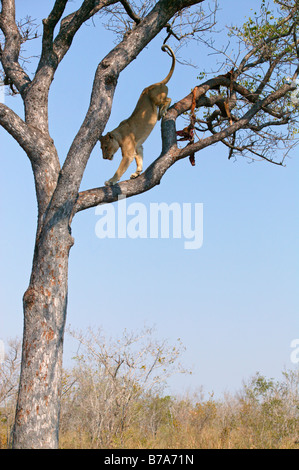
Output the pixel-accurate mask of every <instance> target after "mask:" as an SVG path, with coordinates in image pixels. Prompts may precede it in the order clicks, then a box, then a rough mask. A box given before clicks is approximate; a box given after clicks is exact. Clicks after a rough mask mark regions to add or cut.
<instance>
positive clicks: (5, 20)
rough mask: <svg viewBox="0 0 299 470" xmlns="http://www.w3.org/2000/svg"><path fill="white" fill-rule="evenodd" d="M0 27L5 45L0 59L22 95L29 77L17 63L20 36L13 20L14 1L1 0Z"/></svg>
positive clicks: (6, 72)
mask: <svg viewBox="0 0 299 470" xmlns="http://www.w3.org/2000/svg"><path fill="white" fill-rule="evenodd" d="M0 29H1V30H2V31H3V34H4V37H5V46H4V49H3V50H0V59H1V62H2V65H3V68H4V71H5V74H6V76H7V77H8V78H9V79H10V80H11V82H12V83H13V84H14V85H15V86H16V88H17V89H18V91H19V92H20V93H21V94H22V95H23V93H24V91H25V89H26V87H27V86H28V85H29V83H30V78H29V77H28V75H27V74H26V73H25V71H24V70H23V68H22V67H21V66H20V64H19V54H20V48H21V43H22V38H21V35H20V32H19V30H18V27H17V24H16V21H15V1H14V0H2V11H1V13H0Z"/></svg>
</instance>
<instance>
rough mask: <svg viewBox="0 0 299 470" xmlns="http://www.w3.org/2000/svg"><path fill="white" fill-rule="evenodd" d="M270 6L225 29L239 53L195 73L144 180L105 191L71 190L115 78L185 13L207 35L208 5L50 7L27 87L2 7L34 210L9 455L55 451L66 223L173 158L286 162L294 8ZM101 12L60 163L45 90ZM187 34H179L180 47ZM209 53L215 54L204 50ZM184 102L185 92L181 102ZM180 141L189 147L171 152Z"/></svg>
mask: <svg viewBox="0 0 299 470" xmlns="http://www.w3.org/2000/svg"><path fill="white" fill-rule="evenodd" d="M274 2H275V3H276V6H277V12H276V15H277V17H275V15H274V16H273V15H272V14H271V13H270V11H268V7H267V5H266V4H265V2H264V1H261V10H260V12H259V13H258V14H257V15H256V16H255V17H254V18H253V19H249V21H248V22H247V23H246V24H245V25H244V26H243V28H242V29H237V28H232V29H231V31H230V34H231V35H232V36H234V37H235V39H236V40H238V41H241V42H242V44H243V46H244V47H243V50H244V49H245V52H244V54H243V56H242V57H241V55H240V54H237V55H236V57H235V58H232V57H229V56H225V50H223V51H218V52H222V54H223V57H224V60H223V69H222V71H221V74H219V73H218V74H214V76H211V77H210V78H209V79H207V78H206V77H204V76H202V81H201V82H200V83H198V84H196V83H195V84H194V89H193V90H192V92H191V93H188V94H187V96H185V97H184V98H182V99H181V100H180V101H178V102H177V103H175V104H174V105H173V106H172V107H171V108H170V109H169V111H168V112H167V114H166V115H165V116H164V118H163V120H162V125H161V129H162V150H161V153H160V155H159V156H158V158H157V157H156V158H155V157H154V156H153V158H152V160H153V163H152V164H151V165H150V166H149V167H148V168H147V169H146V170H145V171H144V173H142V174H141V175H140V176H139V177H138V178H136V179H134V180H129V181H123V182H120V183H119V184H116V185H114V186H111V187H99V188H93V189H89V190H87V191H83V192H80V190H79V188H80V183H81V180H82V177H83V174H84V170H85V167H86V165H87V162H88V159H89V157H90V154H91V152H92V150H93V148H94V147H95V145H96V144H97V142H98V139H99V137H100V136H101V135H102V133H103V131H104V129H105V126H106V123H107V121H108V118H109V116H110V112H111V106H112V101H113V96H114V92H115V88H116V86H117V81H118V77H119V75H120V73H121V72H122V71H123V70H124V69H125V67H126V66H127V65H128V64H130V63H131V62H132V60H134V59H135V58H136V57H137V55H138V54H139V53H140V52H141V51H142V50H143V49H144V48H145V47H146V46H147V45H148V44H149V43H150V42H151V41H152V40H153V39H154V38H155V37H156V36H157V35H158V34H159V33H160V32H161V31H162V30H163V28H166V31H165V34H164V37H163V38H165V37H166V40H168V39H173V41H179V40H180V39H182V37H181V36H180V31H181V28H180V23H181V21H182V18H184V17H185V18H187V15H188V21H187V23H188V24H189V25H190V28H191V30H190V31H189V33H190V37H193V36H194V34H195V32H196V31H197V32H198V31H201V28H202V30H203V29H206V28H207V24H206V22H205V21H206V20H204V19H203V20H202V21H203V23H202V26H201V23H200V18H201V17H202V18H204V15H203V16H202V15H201V14H199V9H201V8H202V9H203V11H205V8H206V9H207V12H206V13H207V15H208V8H207V5H206V3H207V2H206V0H146V1H141V0H140V1H138V0H135V1H128V0H84V1H83V0H81V2H80V3H81V5H80V6H79V8H78V9H77V10H75V11H73V12H72V13H71V14H68V15H66V14H65V9H66V6H67V4H68V0H56V1H55V2H54V1H53V8H52V10H51V12H50V13H49V15H48V17H47V18H45V19H44V20H43V26H42V28H43V30H42V41H41V52H40V59H39V63H38V66H37V69H36V71H35V72H34V75H33V78H30V76H29V74H28V73H27V72H26V70H25V69H24V67H23V66H22V65H21V60H20V52H21V48H22V44H23V43H24V42H26V41H27V40H29V39H32V34H33V36H34V35H35V33H34V32H33V31H32V29H31V27H30V26H31V25H30V20H28V23H27V24H25V26H24V22H19V21H18V20H17V19H16V14H15V1H14V0H1V5H2V8H1V13H0V29H1V31H2V36H1V49H0V58H1V65H2V73H3V81H4V84H5V85H7V86H8V87H9V89H10V90H11V93H13V94H17V95H19V96H20V97H21V99H22V100H23V104H24V116H25V117H24V119H22V118H21V117H20V116H18V115H17V114H16V113H15V112H14V111H13V110H12V109H10V108H9V107H8V106H6V105H5V104H3V103H0V124H1V126H3V128H4V129H6V131H7V132H9V133H10V134H11V136H12V137H13V138H14V139H15V140H16V141H17V142H18V143H19V145H20V146H21V147H22V148H23V150H24V151H25V153H26V154H27V156H28V158H29V160H30V162H31V165H32V171H33V174H34V181H35V188H36V198H37V204H38V221H37V231H36V240H35V250H34V257H33V265H32V273H31V278H30V283H29V287H28V289H27V290H26V292H25V294H24V297H23V306H24V336H23V349H22V367H21V377H20V386H19V394H18V403H17V409H16V418H15V425H14V432H13V447H14V448H30V447H33V448H55V447H57V446H58V426H59V411H60V394H61V373H62V352H63V336H64V326H65V321H66V310H67V292H68V287H67V279H68V258H69V252H70V248H71V247H72V245H73V243H74V241H73V238H72V236H71V223H72V219H73V217H74V216H75V215H76V214H77V213H78V212H80V211H82V210H85V209H88V208H90V207H94V206H96V205H98V204H100V203H103V202H105V203H110V202H114V201H116V200H117V199H118V197H119V196H120V195H122V196H125V197H130V196H134V195H137V194H140V193H142V192H144V191H148V190H150V189H151V188H153V187H154V186H155V185H157V184H159V183H160V181H161V178H162V177H163V175H164V174H165V172H166V171H167V170H168V169H169V168H170V167H171V166H172V165H173V164H175V163H176V162H177V161H178V160H180V159H182V158H186V157H190V160H191V163H193V162H194V155H195V153H196V152H199V151H200V150H201V149H203V148H205V147H207V146H210V145H212V144H215V143H217V142H221V143H222V144H224V145H225V146H226V147H227V148H228V155H229V158H230V157H232V155H233V154H235V153H239V154H242V155H244V156H249V157H250V158H254V159H266V160H268V161H270V162H272V163H275V164H279V165H281V164H283V159H282V160H281V159H280V160H275V153H273V151H274V150H275V149H279V148H281V146H284V147H285V150H286V152H287V150H288V148H290V146H292V145H293V141H292V137H293V135H294V133H295V132H296V128H295V120H296V117H297V110H296V102H295V101H296V100H294V99H292V98H293V95H292V92H293V91H294V90H295V87H296V83H295V79H296V78H297V74H298V71H299V69H298V57H299V42H298V39H297V24H298V0H281V1H280V0H279V1H278V0H276V1H275V0H274ZM78 3H79V2H78ZM71 5H74V2H72V3H71ZM98 13H99V14H105V15H106V16H107V15H108V17H110V19H111V20H112V23H113V20H115V21H117V22H118V23H117V24H116V25H114V27H116V28H117V31H118V36H117V37H118V43H117V44H116V46H115V47H114V48H113V49H112V50H111V51H110V52H109V53H108V55H106V57H104V58H103V59H102V60H101V62H100V63H99V64H98V66H97V68H96V71H95V75H94V80H93V85H92V90H91V98H90V104H89V107H88V110H87V113H86V115H85V118H84V120H83V122H82V125H81V127H80V129H79V131H78V133H77V134H76V135H75V136H74V139H73V142H72V144H71V146H70V148H69V151H68V152H67V155H66V156H63V155H60V159H59V158H58V153H57V149H56V148H55V145H54V141H53V139H52V138H51V135H50V132H49V122H48V96H49V90H50V86H51V83H52V81H53V78H54V75H55V72H56V70H57V68H58V67H59V65H60V63H61V61H62V60H63V58H64V56H65V55H66V53H67V52H68V50H69V49H70V47H71V45H72V41H73V39H74V36H75V35H76V33H77V32H78V30H79V29H80V28H81V26H82V25H83V24H84V23H85V22H86V21H87V20H89V19H91V18H92V17H93V16H94V15H96V14H98ZM196 13H198V14H196ZM191 14H193V15H192V16H190V15H191ZM25 23H26V22H25ZM112 23H111V24H112ZM186 35H188V32H187V33H185V34H184V39H186V37H187V36H186ZM103 40H105V38H103ZM162 42H163V39H162V40H161V43H162ZM210 47H215V46H213V45H212V43H210ZM287 77H289V80H287ZM185 93H187V91H184V90H182V96H184V94H185ZM186 113H189V117H188V123H187V125H186V127H185V128H184V129H183V130H179V131H177V129H176V121H177V119H178V117H179V116H182V115H186ZM124 117H126V116H124ZM278 129H279V130H278ZM178 136H179V137H180V140H183V141H186V142H188V143H187V145H185V144H183V145H182V144H181V145H178V144H177V141H178V139H177V137H178ZM199 137H200V138H199ZM64 157H65V158H64ZM60 161H63V164H60ZM103 180H104V178H103Z"/></svg>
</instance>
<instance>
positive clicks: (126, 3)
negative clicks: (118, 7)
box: [120, 0, 141, 24]
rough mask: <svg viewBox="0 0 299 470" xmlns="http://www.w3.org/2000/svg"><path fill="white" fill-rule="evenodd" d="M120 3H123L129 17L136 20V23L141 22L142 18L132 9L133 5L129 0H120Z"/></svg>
mask: <svg viewBox="0 0 299 470" xmlns="http://www.w3.org/2000/svg"><path fill="white" fill-rule="evenodd" d="M120 3H121V4H122V6H123V7H124V9H125V10H126V12H127V14H128V15H129V17H130V18H131V19H132V20H133V21H135V23H136V24H139V23H140V21H141V19H140V18H139V16H137V15H136V14H135V13H134V11H133V10H132V7H131V5H130V4H129V2H127V0H120Z"/></svg>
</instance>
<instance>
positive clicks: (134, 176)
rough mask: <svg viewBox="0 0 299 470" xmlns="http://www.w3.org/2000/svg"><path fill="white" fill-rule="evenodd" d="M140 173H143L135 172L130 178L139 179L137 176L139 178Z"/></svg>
mask: <svg viewBox="0 0 299 470" xmlns="http://www.w3.org/2000/svg"><path fill="white" fill-rule="evenodd" d="M140 173H141V171H135V173H132V174H131V176H130V178H131V179H134V178H137V176H139V175H140Z"/></svg>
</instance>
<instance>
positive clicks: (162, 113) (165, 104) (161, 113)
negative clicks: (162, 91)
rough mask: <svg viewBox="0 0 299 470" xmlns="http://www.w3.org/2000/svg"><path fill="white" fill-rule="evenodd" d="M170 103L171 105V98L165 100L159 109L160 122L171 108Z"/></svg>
mask: <svg viewBox="0 0 299 470" xmlns="http://www.w3.org/2000/svg"><path fill="white" fill-rule="evenodd" d="M170 103H171V99H170V98H165V101H164V102H163V104H162V105H161V106H160V107H159V112H158V120H160V119H161V118H162V117H164V116H165V114H166V112H167V110H168V108H169V106H170Z"/></svg>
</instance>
